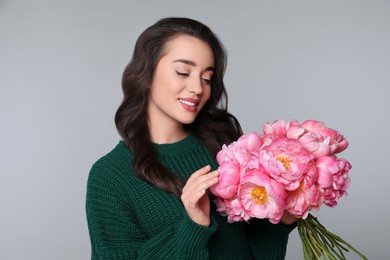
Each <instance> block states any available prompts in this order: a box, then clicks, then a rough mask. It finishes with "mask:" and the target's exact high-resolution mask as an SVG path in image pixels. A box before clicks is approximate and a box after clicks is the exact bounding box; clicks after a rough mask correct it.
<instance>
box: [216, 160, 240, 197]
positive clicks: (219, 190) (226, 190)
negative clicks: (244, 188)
mask: <svg viewBox="0 0 390 260" xmlns="http://www.w3.org/2000/svg"><path fill="white" fill-rule="evenodd" d="M218 171H219V182H218V183H217V184H215V185H213V186H211V187H210V191H211V192H212V193H214V195H216V196H218V197H221V198H224V199H230V198H232V197H233V196H234V195H235V194H236V193H237V189H238V185H239V183H240V166H239V165H238V163H236V162H229V161H227V162H223V163H222V164H221V165H220V166H219V168H218Z"/></svg>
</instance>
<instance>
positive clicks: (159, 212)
mask: <svg viewBox="0 0 390 260" xmlns="http://www.w3.org/2000/svg"><path fill="white" fill-rule="evenodd" d="M156 149H157V151H158V153H159V159H160V160H161V162H162V163H163V164H164V165H165V166H166V167H168V169H170V170H171V171H172V172H173V173H174V174H176V175H177V176H179V177H180V178H182V179H188V178H189V176H190V175H191V174H192V173H193V172H195V171H196V170H198V169H199V168H201V167H203V166H205V165H211V167H212V168H213V169H216V168H217V164H216V161H215V159H214V158H213V157H212V156H210V153H209V152H208V151H207V150H206V148H205V147H204V146H203V144H202V143H201V141H200V140H199V139H197V138H196V137H195V136H193V135H189V136H188V137H186V138H185V139H183V140H181V141H179V142H176V143H173V144H162V145H156ZM131 165H132V155H131V153H130V152H129V150H128V149H127V148H126V146H125V144H124V142H123V141H120V142H119V144H118V145H117V146H116V147H115V148H114V149H113V150H112V151H111V152H110V153H108V154H107V155H105V156H104V157H102V158H101V159H99V160H98V161H97V162H96V163H95V164H94V165H93V167H92V169H91V171H90V174H89V178H88V184H87V197H86V213H87V220H88V228H89V235H90V239H91V245H92V259H169V260H171V259H235V260H238V259H267V260H272V259H284V257H285V254H286V247H287V240H288V235H289V233H290V232H291V230H292V229H293V228H294V226H290V227H286V226H284V225H282V224H277V225H274V224H271V223H270V222H269V221H268V220H258V219H256V220H255V219H254V220H252V221H251V222H250V223H249V224H248V223H246V222H237V223H231V224H230V223H227V221H226V217H222V216H220V215H219V214H218V213H217V212H216V210H215V205H214V203H213V202H211V205H212V209H211V225H210V226H209V227H204V226H201V225H198V224H196V223H195V222H193V221H192V220H191V219H190V218H189V217H188V215H187V213H186V211H185V209H184V207H183V205H182V203H181V201H180V200H179V199H177V198H176V197H175V196H174V195H173V194H171V193H167V192H164V191H162V190H159V189H158V188H156V187H154V186H152V185H149V184H148V183H146V182H144V181H142V180H141V179H139V178H138V177H136V176H135V174H134V170H133V168H132V166H131Z"/></svg>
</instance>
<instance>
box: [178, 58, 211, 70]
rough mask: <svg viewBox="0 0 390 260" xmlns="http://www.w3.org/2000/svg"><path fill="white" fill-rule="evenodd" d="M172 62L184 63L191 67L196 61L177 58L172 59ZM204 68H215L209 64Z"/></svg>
mask: <svg viewBox="0 0 390 260" xmlns="http://www.w3.org/2000/svg"><path fill="white" fill-rule="evenodd" d="M173 62H180V63H184V64H187V65H190V66H193V67H195V66H196V62H194V61H192V60H186V59H178V60H174V61H173ZM205 70H207V71H214V70H215V69H214V67H212V66H209V67H207V68H206V69H205Z"/></svg>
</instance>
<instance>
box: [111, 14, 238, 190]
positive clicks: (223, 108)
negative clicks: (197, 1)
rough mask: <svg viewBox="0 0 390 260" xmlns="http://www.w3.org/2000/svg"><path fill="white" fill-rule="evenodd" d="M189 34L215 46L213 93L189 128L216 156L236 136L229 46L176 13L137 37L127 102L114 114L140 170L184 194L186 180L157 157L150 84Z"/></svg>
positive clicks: (126, 79) (125, 85)
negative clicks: (172, 47)
mask: <svg viewBox="0 0 390 260" xmlns="http://www.w3.org/2000/svg"><path fill="white" fill-rule="evenodd" d="M181 35H189V36H192V37H195V38H198V39H200V40H202V41H204V42H206V43H207V44H209V46H210V47H211V49H212V51H213V53H214V60H215V61H214V62H215V64H214V66H215V72H214V75H213V77H212V79H211V95H210V98H209V100H208V101H207V102H206V104H205V105H204V107H203V108H202V110H201V111H200V112H199V114H198V115H197V117H196V119H195V121H194V122H193V123H191V124H188V125H185V128H186V129H187V130H188V131H189V132H191V133H192V134H193V135H195V136H197V137H198V138H199V139H200V140H202V142H203V143H204V144H205V145H206V147H207V148H208V149H209V151H210V152H211V154H213V155H216V154H217V152H218V151H219V150H220V149H221V146H222V145H223V144H228V143H231V142H232V141H234V140H236V139H237V138H238V137H239V136H240V135H241V134H242V130H241V127H240V124H239V122H238V121H237V119H236V118H235V117H234V116H233V115H231V114H230V113H228V112H227V103H228V99H227V93H226V89H225V86H224V82H223V76H224V73H225V69H226V62H227V57H226V51H225V49H224V47H223V45H222V43H221V42H220V41H219V39H218V38H217V36H216V35H215V34H214V33H213V32H212V31H211V30H210V29H209V28H208V27H207V26H206V25H204V24H202V23H200V22H198V21H195V20H192V19H189V18H178V17H171V18H165V19H161V20H159V21H157V22H156V23H155V24H153V25H152V26H150V27H149V28H147V29H146V30H145V31H144V32H143V33H142V34H141V35H140V36H139V38H138V40H137V42H136V44H135V48H134V53H133V57H132V59H131V61H130V63H129V64H128V65H127V66H126V68H125V70H124V72H123V78H122V89H123V95H124V98H123V101H122V103H121V105H120V106H119V108H118V110H117V112H116V114H115V124H116V127H117V130H118V132H119V134H120V135H121V137H122V138H123V140H124V141H125V143H126V145H127V147H128V148H129V149H130V151H131V152H132V153H133V167H134V170H135V172H136V174H137V175H138V176H139V177H140V178H142V179H143V180H145V181H146V182H148V183H151V184H153V185H155V186H156V187H158V188H160V189H162V190H165V191H168V192H172V193H173V194H175V195H176V196H177V197H180V195H181V190H182V188H183V185H184V182H183V181H182V180H180V179H178V178H177V177H175V176H174V175H173V174H171V173H170V172H169V170H168V169H166V168H165V167H164V166H163V165H162V164H161V163H160V162H159V161H158V159H157V151H156V149H155V148H154V144H153V143H152V141H151V139H150V134H149V129H148V123H147V105H148V96H149V85H150V83H151V81H152V77H153V74H154V71H155V69H156V66H157V64H158V62H159V61H160V59H161V58H162V57H163V56H164V55H165V51H166V46H167V43H168V42H169V41H170V40H172V39H174V38H175V37H178V36H181Z"/></svg>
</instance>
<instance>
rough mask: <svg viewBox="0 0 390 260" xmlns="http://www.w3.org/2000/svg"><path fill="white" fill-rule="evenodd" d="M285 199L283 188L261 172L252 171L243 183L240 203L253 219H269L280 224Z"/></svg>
mask: <svg viewBox="0 0 390 260" xmlns="http://www.w3.org/2000/svg"><path fill="white" fill-rule="evenodd" d="M285 199H286V192H285V190H284V188H283V186H282V185H281V184H279V183H278V182H276V181H275V180H273V179H271V178H270V177H269V176H268V175H266V174H264V173H262V172H261V171H259V170H252V171H251V172H250V173H248V175H246V176H244V177H243V179H242V181H241V187H240V191H239V201H240V202H241V204H242V206H243V208H244V209H245V211H246V212H247V213H248V214H249V215H250V216H251V217H256V218H269V220H270V221H271V223H274V224H276V223H278V222H279V221H280V219H281V218H282V215H283V211H284V204H285Z"/></svg>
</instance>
